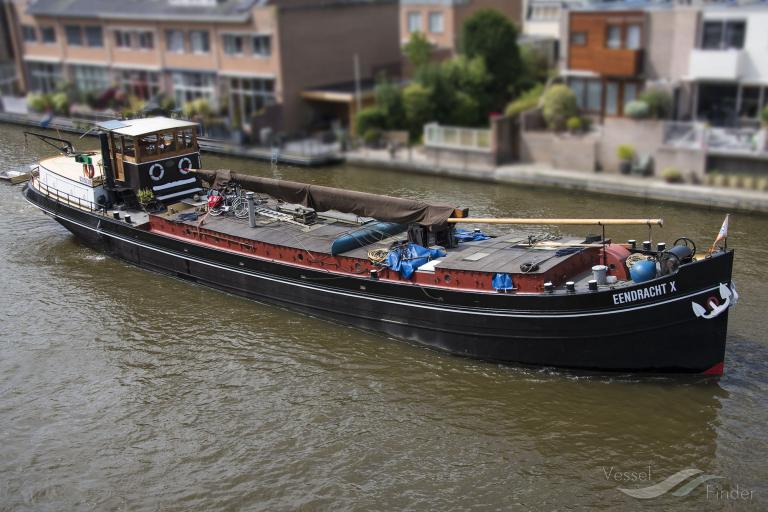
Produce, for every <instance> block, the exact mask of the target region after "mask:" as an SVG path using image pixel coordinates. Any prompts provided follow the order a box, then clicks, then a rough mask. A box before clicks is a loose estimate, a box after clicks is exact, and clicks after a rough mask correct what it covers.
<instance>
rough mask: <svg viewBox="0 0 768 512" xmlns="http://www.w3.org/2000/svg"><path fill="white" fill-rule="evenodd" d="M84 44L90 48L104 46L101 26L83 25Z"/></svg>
mask: <svg viewBox="0 0 768 512" xmlns="http://www.w3.org/2000/svg"><path fill="white" fill-rule="evenodd" d="M85 44H86V45H88V46H90V47H91V48H101V47H102V46H104V36H103V33H102V30H101V27H98V26H91V27H85Z"/></svg>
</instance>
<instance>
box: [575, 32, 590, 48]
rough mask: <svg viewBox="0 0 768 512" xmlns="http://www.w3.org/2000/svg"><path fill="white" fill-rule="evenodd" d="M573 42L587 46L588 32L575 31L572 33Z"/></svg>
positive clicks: (576, 44)
mask: <svg viewBox="0 0 768 512" xmlns="http://www.w3.org/2000/svg"><path fill="white" fill-rule="evenodd" d="M571 44H572V45H573V46H586V45H587V33H586V32H573V33H571Z"/></svg>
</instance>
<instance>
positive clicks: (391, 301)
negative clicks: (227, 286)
mask: <svg viewBox="0 0 768 512" xmlns="http://www.w3.org/2000/svg"><path fill="white" fill-rule="evenodd" d="M25 199H26V200H27V202H29V203H30V204H31V205H32V206H34V207H36V208H39V209H40V210H42V211H44V212H46V213H48V214H49V215H51V216H52V217H57V218H60V219H64V220H65V221H67V222H69V223H71V224H76V225H78V226H80V227H82V228H85V229H88V230H90V231H95V232H97V233H99V234H101V235H105V236H109V237H111V238H115V239H117V240H120V241H122V242H126V243H129V244H133V245H137V246H139V247H143V248H145V249H149V250H151V251H155V252H159V253H162V254H167V255H168V256H173V257H176V258H181V259H185V260H189V261H194V262H195V263H199V264H201V265H206V266H208V267H214V268H219V269H221V270H225V271H228V272H234V273H236V274H243V275H247V276H251V277H255V278H257V279H264V280H267V281H273V282H276V283H282V284H287V285H291V286H298V287H300V288H306V289H309V290H316V291H320V292H323V293H330V294H333V295H342V296H346V297H355V298H359V299H363V300H369V301H374V302H383V303H386V304H397V305H400V306H407V307H414V308H419V309H429V310H433V311H444V312H449V313H455V314H464V315H480V316H497V317H508V318H578V317H589V316H603V315H615V314H620V313H627V312H630V311H636V310H640V309H647V308H653V307H656V306H661V305H664V304H670V303H672V302H679V301H681V300H687V299H690V298H691V297H695V296H696V295H701V294H703V293H709V292H711V291H713V290H717V289H719V284H718V286H713V287H711V288H705V289H703V290H698V291H696V292H693V293H689V294H686V295H681V296H679V297H675V298H672V299H667V300H665V301H661V302H654V303H653V304H643V305H640V306H634V307H631V308H624V309H614V310H610V311H595V312H592V313H566V314H549V315H542V314H535V313H534V314H522V313H498V312H492V311H486V310H480V309H477V308H466V307H461V308H458V307H456V308H450V307H442V308H441V307H436V306H431V305H428V304H424V303H421V302H413V301H407V300H402V299H401V300H396V299H392V298H381V297H374V296H370V295H363V294H360V293H353V292H349V291H346V290H345V291H339V290H333V289H330V288H321V287H318V286H312V285H309V284H306V283H303V282H299V281H295V280H289V279H283V278H279V277H275V276H272V275H264V274H258V273H254V272H246V271H244V270H240V269H237V268H234V267H227V266H223V265H219V264H216V263H211V262H210V261H206V260H201V259H198V258H190V257H189V256H186V255H183V254H179V253H176V252H173V251H167V250H165V249H160V248H158V247H154V246H151V245H147V244H144V243H141V242H137V241H135V240H131V239H129V238H125V237H122V236H119V235H115V234H113V233H105V232H103V231H102V230H100V229H96V228H94V227H91V226H87V225H85V224H81V223H80V222H77V221H74V220H72V219H69V218H67V217H63V216H61V215H57V214H55V213H53V212H52V211H50V210H46V209H45V208H42V207H41V206H40V205H37V204H35V203H33V202H31V201H29V199H27V198H26V197H25ZM212 250H215V249H212ZM220 252H223V251H220ZM229 254H232V253H229ZM245 258H247V259H250V258H248V257H247V256H245Z"/></svg>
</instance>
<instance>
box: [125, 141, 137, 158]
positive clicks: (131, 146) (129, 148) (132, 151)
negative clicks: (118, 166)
mask: <svg viewBox="0 0 768 512" xmlns="http://www.w3.org/2000/svg"><path fill="white" fill-rule="evenodd" d="M122 139H123V154H124V155H125V156H133V157H135V156H136V147H135V143H134V140H133V137H122Z"/></svg>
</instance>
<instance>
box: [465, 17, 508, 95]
mask: <svg viewBox="0 0 768 512" xmlns="http://www.w3.org/2000/svg"><path fill="white" fill-rule="evenodd" d="M461 46H462V50H463V53H464V54H465V55H466V56H467V57H469V58H472V57H481V58H482V59H483V60H484V61H485V65H486V68H487V70H488V73H489V74H490V77H491V80H490V82H489V84H488V87H487V89H488V93H489V95H490V98H491V107H492V108H493V109H498V110H501V108H503V106H504V104H505V103H506V102H507V100H508V99H509V98H510V96H511V93H512V92H513V91H515V90H516V89H517V84H518V81H519V79H520V76H521V74H522V71H523V64H522V60H521V58H520V50H519V48H518V46H517V29H516V28H515V26H514V25H513V24H512V22H511V21H510V20H509V19H508V18H507V17H506V16H504V15H503V14H502V13H500V12H499V11H495V10H492V9H480V10H479V11H477V12H475V13H474V14H473V15H472V16H470V17H469V18H468V19H467V21H466V22H464V26H463V28H462V33H461Z"/></svg>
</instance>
